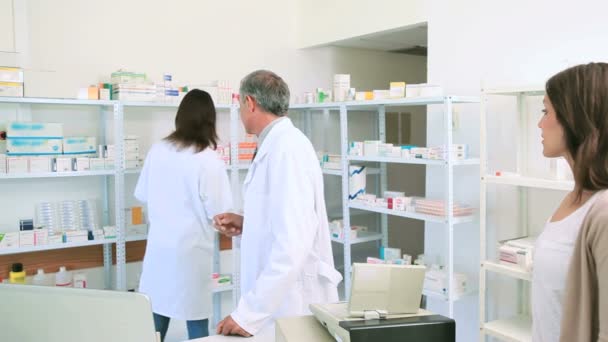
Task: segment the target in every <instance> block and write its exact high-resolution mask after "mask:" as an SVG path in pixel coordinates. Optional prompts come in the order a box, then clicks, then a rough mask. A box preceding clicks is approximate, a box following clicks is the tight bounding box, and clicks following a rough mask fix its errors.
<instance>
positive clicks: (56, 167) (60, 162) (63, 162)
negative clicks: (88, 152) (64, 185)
mask: <svg viewBox="0 0 608 342" xmlns="http://www.w3.org/2000/svg"><path fill="white" fill-rule="evenodd" d="M53 171H54V172H71V171H72V158H66V157H58V158H55V159H53Z"/></svg>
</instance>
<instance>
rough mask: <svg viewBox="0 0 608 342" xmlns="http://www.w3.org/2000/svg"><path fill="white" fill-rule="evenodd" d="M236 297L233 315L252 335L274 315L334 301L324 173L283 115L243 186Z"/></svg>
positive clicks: (334, 279) (334, 278)
mask: <svg viewBox="0 0 608 342" xmlns="http://www.w3.org/2000/svg"><path fill="white" fill-rule="evenodd" d="M243 196H244V223H243V235H242V237H241V295H242V297H241V299H240V301H239V304H238V306H237V308H236V310H235V311H234V312H233V313H232V318H233V319H234V320H235V321H236V322H237V323H238V324H239V325H240V326H241V327H242V328H243V329H245V330H246V331H247V332H249V333H251V334H253V335H255V334H256V333H258V332H259V331H260V330H261V329H262V328H265V327H266V326H268V325H269V324H271V323H273V322H274V319H275V318H277V317H284V316H296V315H305V314H310V311H309V309H308V305H309V304H311V303H328V302H336V301H338V290H337V285H338V284H339V282H340V281H341V280H342V276H341V275H340V273H338V272H337V271H336V270H335V269H334V263H333V255H332V250H331V240H330V233H329V228H328V221H327V212H326V209H325V199H324V194H323V174H322V172H321V168H320V166H319V161H318V159H317V156H316V153H315V151H314V149H313V147H312V144H311V143H310V141H309V140H308V138H306V136H304V134H302V132H301V131H300V130H298V129H297V128H295V127H294V126H293V124H292V123H291V121H290V120H289V119H284V120H282V121H281V122H279V123H277V124H276V125H275V126H274V127H273V128H272V129H271V130H270V132H269V133H268V135H267V136H266V138H265V140H264V141H263V143H262V145H261V146H260V149H259V150H258V153H257V155H256V157H255V160H254V161H253V163H252V165H251V167H250V169H249V173H248V174H247V177H246V178H245V182H244V184H243Z"/></svg>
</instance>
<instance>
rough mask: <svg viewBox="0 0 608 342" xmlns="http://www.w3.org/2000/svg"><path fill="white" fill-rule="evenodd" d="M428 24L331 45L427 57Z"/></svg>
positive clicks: (373, 34)
mask: <svg viewBox="0 0 608 342" xmlns="http://www.w3.org/2000/svg"><path fill="white" fill-rule="evenodd" d="M427 32H428V26H427V24H426V23H423V24H419V25H414V26H408V27H403V28H399V29H394V30H390V31H383V32H377V33H372V34H369V35H365V36H359V37H354V38H349V39H345V40H341V41H337V42H335V43H333V44H331V45H333V46H340V47H350V48H357V49H368V50H379V51H388V52H400V53H408V54H415V55H426V47H427V45H428V44H427Z"/></svg>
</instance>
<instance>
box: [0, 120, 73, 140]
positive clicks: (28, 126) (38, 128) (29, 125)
mask: <svg viewBox="0 0 608 342" xmlns="http://www.w3.org/2000/svg"><path fill="white" fill-rule="evenodd" d="M6 136H7V138H11V137H20V138H34V137H35V138H46V139H48V138H53V139H63V125H62V124H60V123H45V122H9V123H8V126H7V130H6Z"/></svg>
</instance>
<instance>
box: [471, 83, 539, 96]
mask: <svg viewBox="0 0 608 342" xmlns="http://www.w3.org/2000/svg"><path fill="white" fill-rule="evenodd" d="M482 92H483V94H487V95H511V96H516V95H528V96H541V95H545V87H543V86H541V85H538V86H527V87H519V88H516V87H510V88H495V89H484V90H482Z"/></svg>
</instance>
